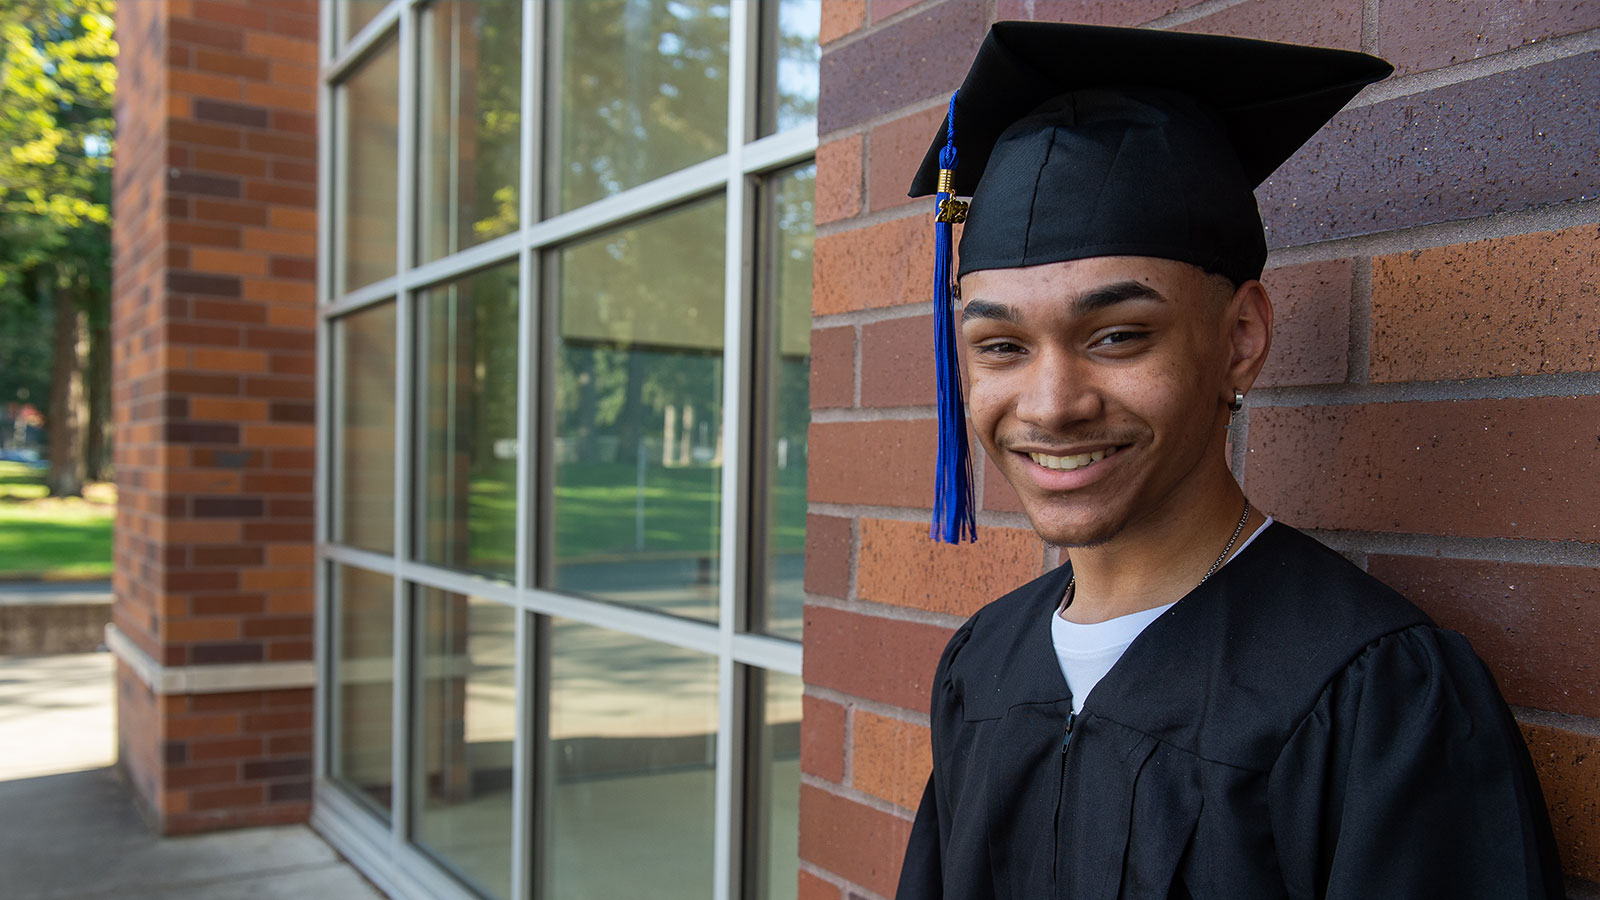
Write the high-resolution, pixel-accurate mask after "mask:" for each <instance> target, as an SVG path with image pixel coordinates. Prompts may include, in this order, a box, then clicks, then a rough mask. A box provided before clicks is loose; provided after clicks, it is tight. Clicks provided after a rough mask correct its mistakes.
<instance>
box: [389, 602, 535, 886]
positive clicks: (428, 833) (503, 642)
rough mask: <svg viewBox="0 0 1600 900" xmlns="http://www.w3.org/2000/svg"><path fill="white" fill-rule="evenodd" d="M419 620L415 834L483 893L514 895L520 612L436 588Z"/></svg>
mask: <svg viewBox="0 0 1600 900" xmlns="http://www.w3.org/2000/svg"><path fill="white" fill-rule="evenodd" d="M417 618H418V625H419V627H420V628H421V629H422V660H421V664H420V666H418V668H417V677H418V680H419V682H420V686H419V690H418V692H417V725H418V727H419V728H420V729H421V740H420V742H419V743H418V744H417V746H418V747H419V749H420V754H421V757H420V759H421V765H422V769H421V773H420V774H421V778H420V781H419V782H418V788H417V790H416V796H417V809H416V825H415V835H414V836H415V839H416V841H417V843H419V844H421V845H423V846H424V847H426V848H427V849H428V850H430V851H432V852H433V853H434V854H436V855H437V856H438V857H439V858H440V859H442V860H443V861H444V862H445V863H446V864H447V865H448V866H450V867H451V868H452V869H454V870H455V871H456V873H457V874H458V875H460V876H462V877H463V878H464V879H465V880H467V881H469V882H471V883H472V884H473V885H474V886H475V887H477V888H478V889H479V890H480V891H482V892H485V893H487V894H488V895H489V896H492V897H509V896H510V894H511V761H512V758H513V756H512V739H513V738H514V737H515V736H516V726H517V715H516V656H517V641H516V628H517V614H516V611H515V610H514V609H512V608H511V607H509V606H502V605H500V604H498V603H493V602H491V601H488V600H484V599H481V598H478V597H467V596H466V595H464V594H452V593H449V592H446V591H441V590H437V589H433V588H428V589H425V590H423V591H422V592H421V598H420V602H419V605H418V609H417Z"/></svg>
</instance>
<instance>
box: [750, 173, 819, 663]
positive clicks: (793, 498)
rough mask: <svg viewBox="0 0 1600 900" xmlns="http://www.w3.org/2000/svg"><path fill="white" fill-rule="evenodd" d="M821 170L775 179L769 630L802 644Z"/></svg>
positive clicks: (762, 618)
mask: <svg viewBox="0 0 1600 900" xmlns="http://www.w3.org/2000/svg"><path fill="white" fill-rule="evenodd" d="M816 181H817V169H816V166H815V165H810V164H807V165H805V166H801V167H800V168H796V169H790V170H788V171H787V172H782V173H779V174H778V175H776V176H775V177H774V178H773V181H772V193H773V201H774V202H773V207H772V209H773V221H772V234H773V235H774V244H775V246H774V247H773V250H772V273H771V276H770V279H771V280H770V282H769V283H770V284H771V285H772V296H773V301H772V302H773V314H772V315H771V316H769V317H768V321H769V322H770V323H771V324H772V327H774V328H775V330H776V333H775V334H773V335H771V337H770V340H771V341H772V345H771V346H772V347H773V363H772V369H771V371H772V380H771V383H770V384H769V385H767V390H768V391H769V393H768V395H767V396H768V398H769V399H768V404H769V405H768V407H767V408H768V410H769V414H770V416H771V419H770V427H769V429H768V443H767V448H766V450H767V477H768V484H769V485H770V486H771V491H772V494H771V497H770V502H769V503H768V504H767V567H766V570H767V595H766V601H767V608H766V609H765V610H764V611H763V612H764V616H762V615H758V616H756V617H755V618H756V619H757V620H758V621H764V624H765V627H764V628H763V629H762V630H764V631H766V632H767V633H768V634H774V635H778V636H781V637H789V638H794V639H795V640H799V639H800V623H801V621H802V618H803V616H802V607H803V606H804V605H805V585H804V576H805V562H806V429H807V426H808V425H809V424H810V422H811V244H812V239H813V231H814V229H813V226H812V218H813V213H812V201H813V198H814V197H815V194H816Z"/></svg>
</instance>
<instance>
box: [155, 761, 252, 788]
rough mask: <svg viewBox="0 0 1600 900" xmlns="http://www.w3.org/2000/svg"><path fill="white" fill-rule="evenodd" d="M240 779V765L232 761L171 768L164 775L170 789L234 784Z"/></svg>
mask: <svg viewBox="0 0 1600 900" xmlns="http://www.w3.org/2000/svg"><path fill="white" fill-rule="evenodd" d="M238 779H239V767H238V766H236V765H233V764H232V763H221V764H213V765H208V766H196V765H189V766H181V767H175V768H169V769H167V770H166V772H165V773H164V776H163V780H164V781H165V782H166V786H167V787H168V788H169V789H178V790H181V789H183V788H192V787H198V786H201V785H217V784H233V783H234V782H235V781H237V780H238Z"/></svg>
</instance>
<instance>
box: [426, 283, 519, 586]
mask: <svg viewBox="0 0 1600 900" xmlns="http://www.w3.org/2000/svg"><path fill="white" fill-rule="evenodd" d="M419 301H420V302H419V304H418V314H419V323H418V334H417V360H416V371H417V379H418V396H419V397H420V398H421V399H422V408H421V410H420V421H419V423H418V424H419V425H420V430H419V433H418V442H417V451H416V452H417V459H416V471H417V474H418V476H419V479H418V485H417V501H418V506H417V524H418V535H417V543H418V546H417V548H416V549H417V553H418V556H419V557H420V558H421V559H422V560H423V561H425V562H430V563H433V564H435V565H440V566H448V567H450V568H453V569H460V570H464V571H468V572H477V573H479V574H482V575H488V576H490V577H495V578H502V579H505V580H507V581H509V580H511V577H512V575H513V573H514V571H515V569H516V549H517V545H516V536H517V498H516V486H517V327H518V325H517V266H516V263H510V264H508V265H503V266H498V267H496V268H493V269H486V270H484V271H482V272H478V273H477V274H475V275H472V276H471V277H469V278H466V279H464V280H462V281H456V282H451V283H449V284H445V285H441V286H440V287H436V288H433V289H432V290H428V291H424V292H423V293H422V294H421V295H420V296H419Z"/></svg>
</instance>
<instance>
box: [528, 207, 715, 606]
mask: <svg viewBox="0 0 1600 900" xmlns="http://www.w3.org/2000/svg"><path fill="white" fill-rule="evenodd" d="M725 208H726V204H725V202H724V201H723V199H722V198H721V197H718V198H716V199H713V200H707V201H702V202H700V203H696V204H694V205H692V206H688V207H685V208H683V209H679V210H677V211H674V212H672V213H669V214H667V215H664V216H661V217H659V218H655V219H651V220H649V221H647V222H645V223H643V224H639V225H633V226H630V227H627V228H621V229H617V230H615V231H611V232H607V233H605V234H602V235H600V236H599V237H596V238H592V239H590V240H588V241H585V242H583V243H581V244H577V245H574V246H572V247H569V248H567V249H566V250H563V251H562V252H561V254H560V256H559V267H560V282H559V297H558V302H559V303H560V314H559V315H560V328H559V334H558V335H557V352H556V365H557V372H556V385H555V392H556V412H555V420H556V424H555V441H554V448H553V449H554V455H555V513H554V515H555V573H554V585H555V586H556V587H558V588H561V589H563V590H568V591H574V592H579V593H586V594H590V595H593V596H597V597H602V598H605V599H610V600H617V601H620V602H623V603H630V604H634V605H638V606H646V607H650V608H652V609H658V610H661V611H664V612H670V613H674V614H677V615H683V616H693V617H696V618H701V619H711V620H715V619H716V616H717V561H718V557H719V554H718V540H719V537H718V535H719V531H720V529H719V516H720V505H721V496H722V294H723V290H722V285H723V228H724V222H723V216H724V210H725Z"/></svg>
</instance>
